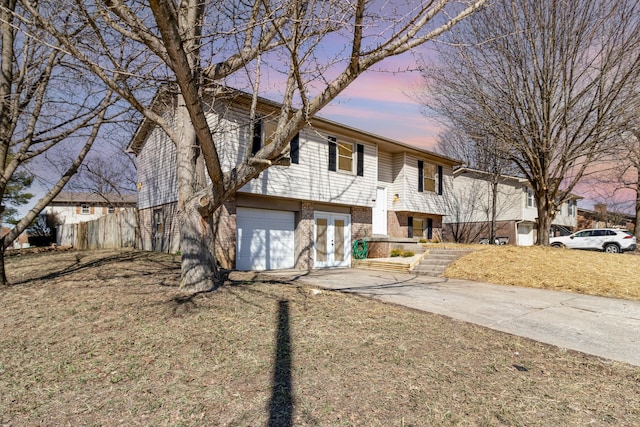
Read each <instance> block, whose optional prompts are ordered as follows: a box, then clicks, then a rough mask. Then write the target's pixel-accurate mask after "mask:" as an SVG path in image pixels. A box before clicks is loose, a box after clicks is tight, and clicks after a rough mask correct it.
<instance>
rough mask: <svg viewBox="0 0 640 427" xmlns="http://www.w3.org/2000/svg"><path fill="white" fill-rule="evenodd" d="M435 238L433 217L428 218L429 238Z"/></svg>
mask: <svg viewBox="0 0 640 427" xmlns="http://www.w3.org/2000/svg"><path fill="white" fill-rule="evenodd" d="M432 238H433V218H427V239H429V240H431V239H432Z"/></svg>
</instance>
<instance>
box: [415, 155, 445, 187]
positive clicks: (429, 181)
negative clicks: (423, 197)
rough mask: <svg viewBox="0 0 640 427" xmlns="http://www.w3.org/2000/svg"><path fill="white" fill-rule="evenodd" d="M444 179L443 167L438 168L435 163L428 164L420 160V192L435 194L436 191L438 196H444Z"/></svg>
mask: <svg viewBox="0 0 640 427" xmlns="http://www.w3.org/2000/svg"><path fill="white" fill-rule="evenodd" d="M441 179H442V167H441V166H436V165H434V164H433V163H428V162H425V161H423V160H418V192H419V193H423V192H431V193H435V192H436V189H437V192H438V194H442V185H441V183H440V180H441Z"/></svg>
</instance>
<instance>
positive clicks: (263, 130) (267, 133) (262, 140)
mask: <svg viewBox="0 0 640 427" xmlns="http://www.w3.org/2000/svg"><path fill="white" fill-rule="evenodd" d="M277 129H278V124H277V123H276V122H275V121H272V120H264V119H261V118H259V119H257V120H256V122H255V123H254V125H253V141H252V145H251V154H256V153H257V152H258V151H259V150H260V149H261V148H262V147H265V146H267V145H269V144H271V143H272V142H273V139H274V135H275V133H276V130H277ZM289 146H290V150H289V155H290V157H291V163H295V164H298V163H299V162H300V156H299V153H300V134H299V133H297V134H296V135H295V136H294V137H293V138H292V139H291V141H289Z"/></svg>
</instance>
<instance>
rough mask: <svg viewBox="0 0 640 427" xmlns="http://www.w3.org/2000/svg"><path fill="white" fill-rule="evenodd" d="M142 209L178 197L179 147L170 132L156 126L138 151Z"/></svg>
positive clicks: (139, 204)
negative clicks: (176, 146)
mask: <svg viewBox="0 0 640 427" xmlns="http://www.w3.org/2000/svg"><path fill="white" fill-rule="evenodd" d="M137 169H138V208H139V209H146V208H149V207H152V206H159V205H164V204H167V203H171V202H175V201H177V200H178V181H177V179H176V149H175V146H174V145H173V143H172V142H171V140H170V139H169V137H168V136H167V134H165V133H164V131H162V130H161V129H160V128H155V129H154V130H153V131H152V132H151V134H150V136H149V138H148V139H147V141H146V142H145V144H144V147H143V148H142V150H141V151H140V153H139V154H138V165H137Z"/></svg>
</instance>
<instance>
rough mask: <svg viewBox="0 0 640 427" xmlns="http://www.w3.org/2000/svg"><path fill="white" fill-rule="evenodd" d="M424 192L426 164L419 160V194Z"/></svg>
mask: <svg viewBox="0 0 640 427" xmlns="http://www.w3.org/2000/svg"><path fill="white" fill-rule="evenodd" d="M423 191H424V162H423V161H422V160H418V192H419V193H422V192H423ZM409 237H411V236H409Z"/></svg>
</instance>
